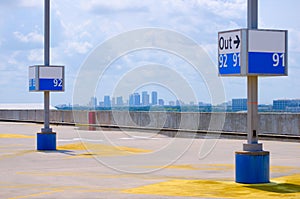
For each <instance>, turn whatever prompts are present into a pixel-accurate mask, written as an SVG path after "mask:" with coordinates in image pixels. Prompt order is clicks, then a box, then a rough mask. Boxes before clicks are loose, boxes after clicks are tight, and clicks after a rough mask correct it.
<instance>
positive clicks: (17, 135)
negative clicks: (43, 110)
mask: <svg viewBox="0 0 300 199" xmlns="http://www.w3.org/2000/svg"><path fill="white" fill-rule="evenodd" d="M0 138H35V136H31V135H22V134H0Z"/></svg>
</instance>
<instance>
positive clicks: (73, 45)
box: [66, 41, 93, 54]
mask: <svg viewBox="0 0 300 199" xmlns="http://www.w3.org/2000/svg"><path fill="white" fill-rule="evenodd" d="M92 47H93V45H92V44H91V43H89V42H77V41H73V42H69V43H68V45H67V49H66V52H67V53H69V54H70V53H71V54H72V52H74V51H75V52H76V53H79V54H85V53H87V52H88V51H89V50H90V49H91V48H92Z"/></svg>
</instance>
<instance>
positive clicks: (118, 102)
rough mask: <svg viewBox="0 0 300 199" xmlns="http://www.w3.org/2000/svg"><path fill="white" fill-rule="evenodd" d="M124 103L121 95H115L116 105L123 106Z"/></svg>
mask: <svg viewBox="0 0 300 199" xmlns="http://www.w3.org/2000/svg"><path fill="white" fill-rule="evenodd" d="M123 105H124V103H123V97H122V96H120V97H117V106H123Z"/></svg>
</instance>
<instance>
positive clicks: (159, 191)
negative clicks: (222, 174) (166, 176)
mask: <svg viewBox="0 0 300 199" xmlns="http://www.w3.org/2000/svg"><path fill="white" fill-rule="evenodd" d="M122 192H123V193H130V194H148V195H161V196H181V197H207V198H232V199H237V198H242V199H243V198H245V199H246V198H264V199H274V198H289V199H292V198H295V199H296V198H300V174H294V175H290V176H285V177H280V178H275V179H273V180H272V183H268V184H256V185H246V184H238V183H235V182H229V181H215V180H170V181H166V182H161V183H157V184H151V185H146V186H142V187H137V188H133V189H127V190H123V191H122Z"/></svg>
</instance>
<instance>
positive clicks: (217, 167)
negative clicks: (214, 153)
mask: <svg viewBox="0 0 300 199" xmlns="http://www.w3.org/2000/svg"><path fill="white" fill-rule="evenodd" d="M142 167H143V168H161V166H142ZM163 168H165V169H179V170H181V169H182V170H207V171H230V170H233V169H234V165H233V164H192V165H190V164H174V165H168V166H165V167H163ZM270 169H271V173H288V172H292V171H297V172H299V171H300V167H292V166H271V168H270Z"/></svg>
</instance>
